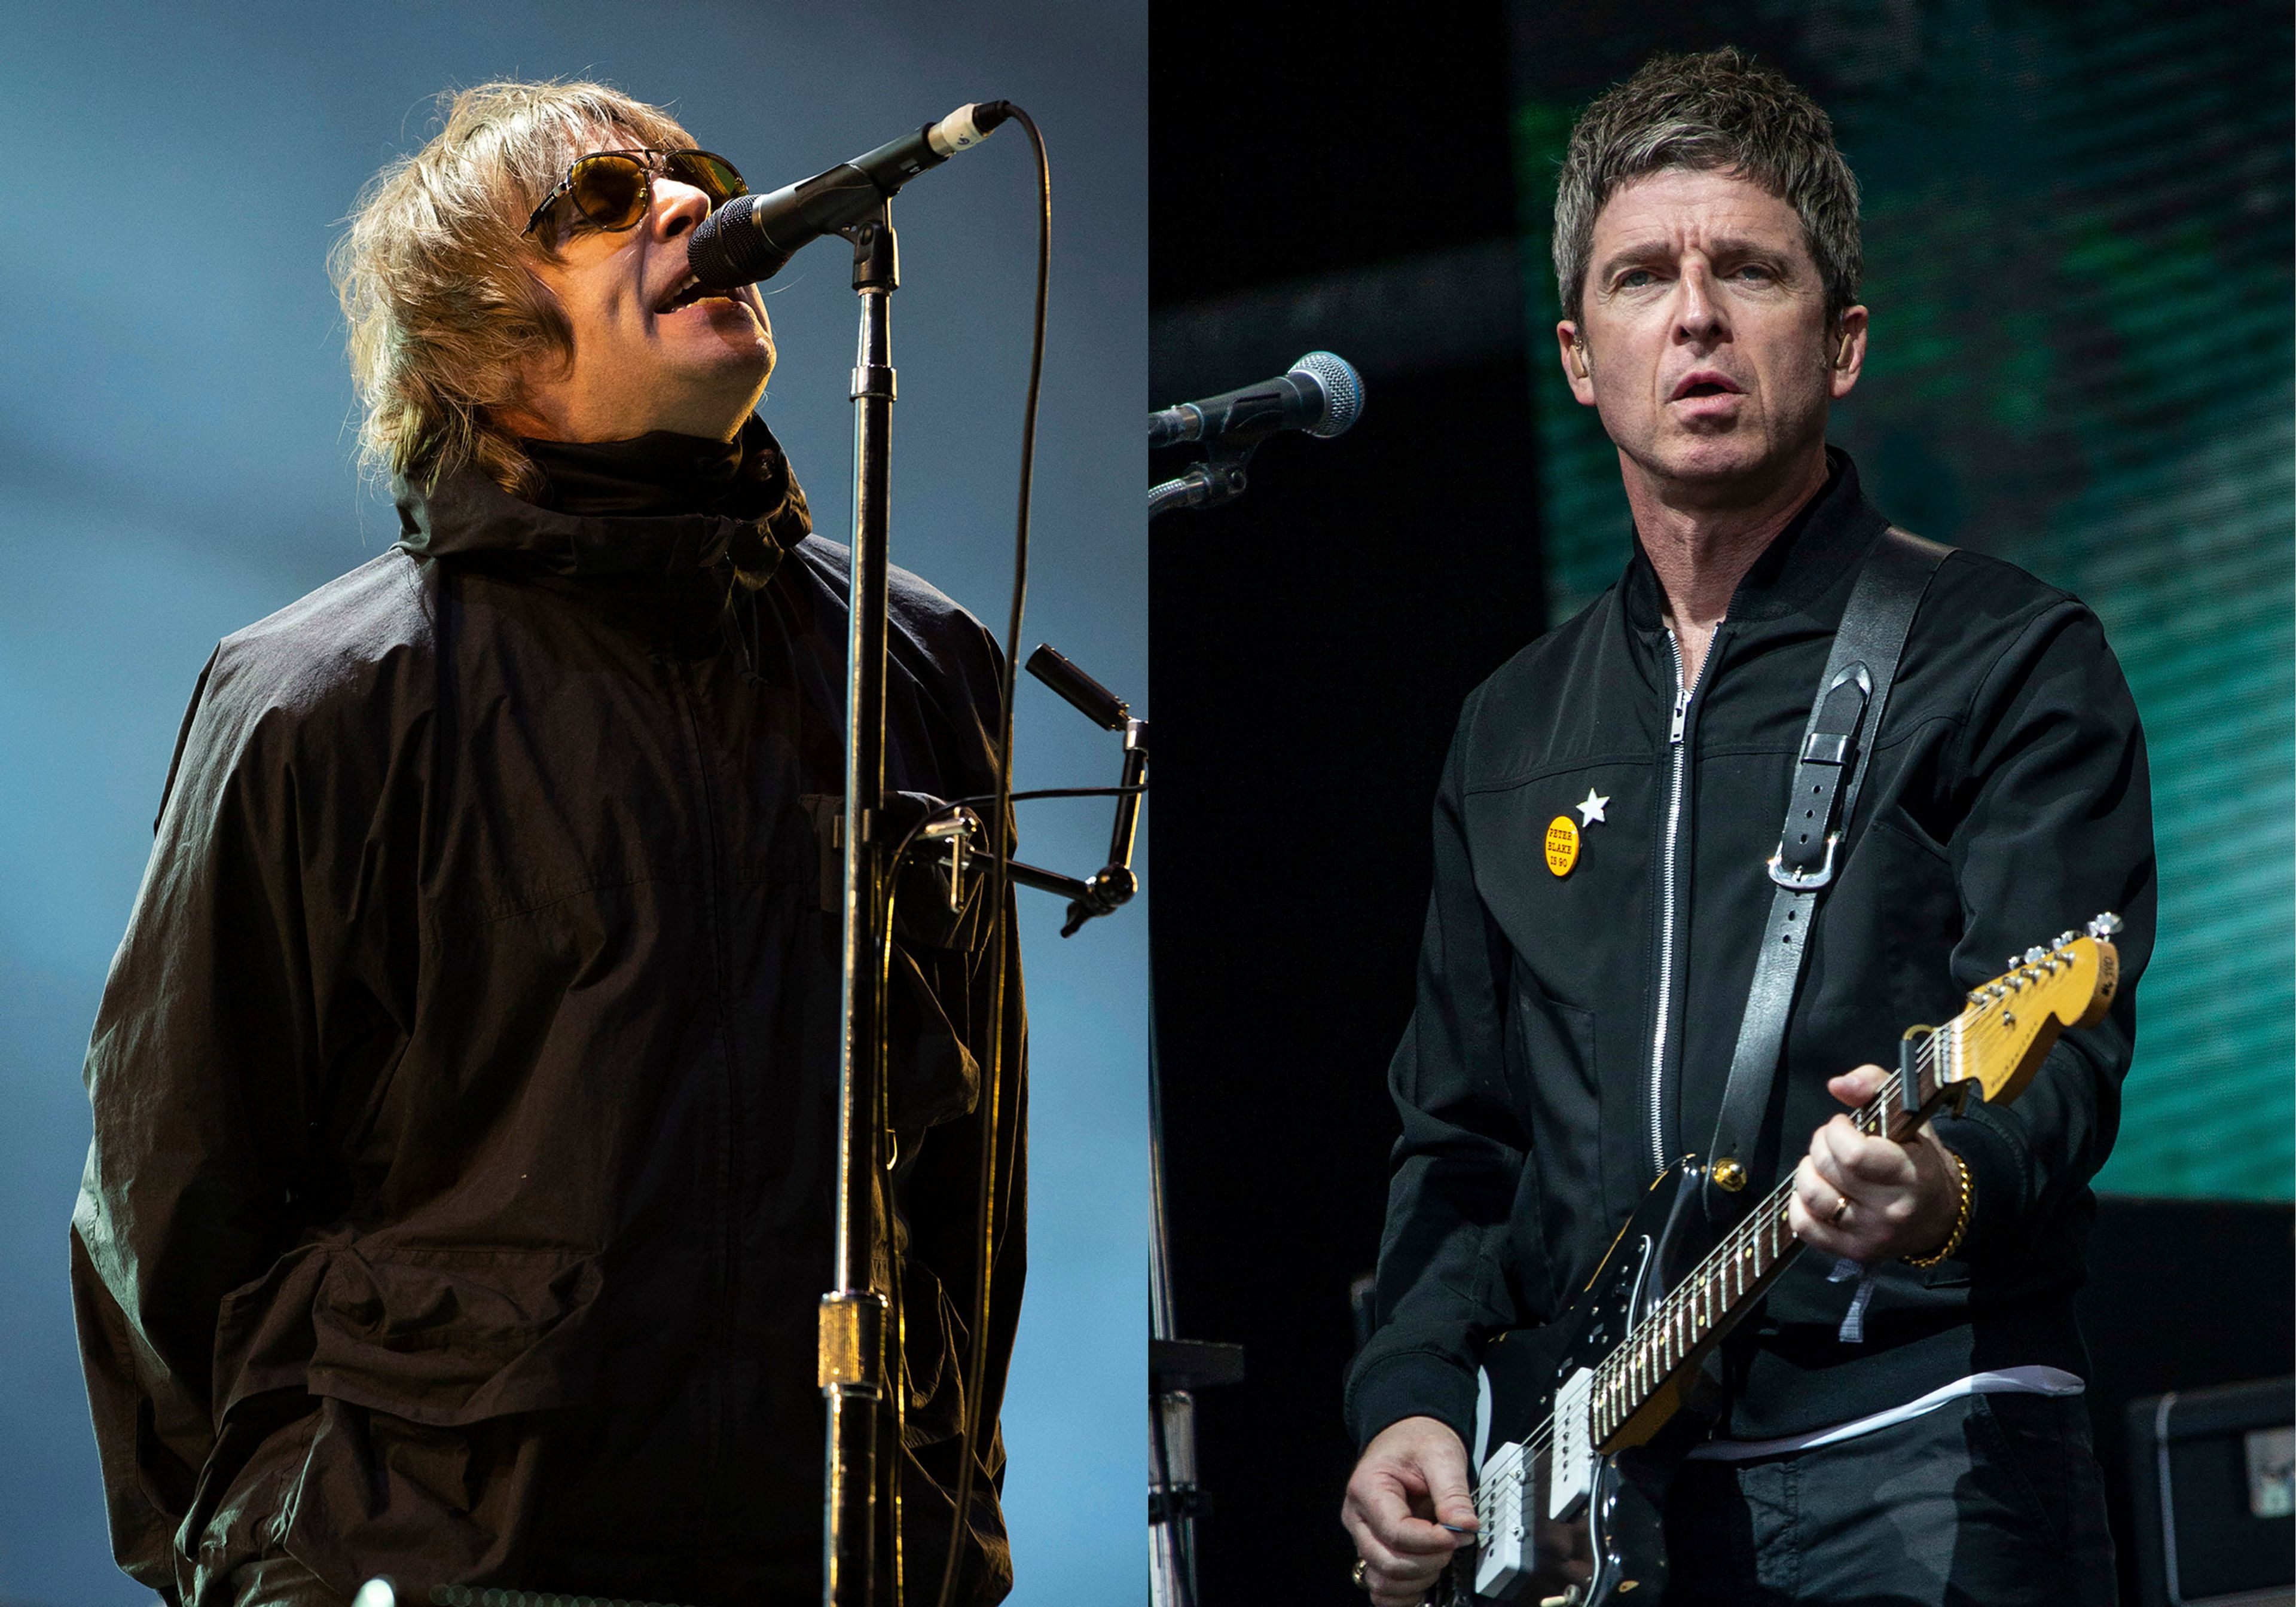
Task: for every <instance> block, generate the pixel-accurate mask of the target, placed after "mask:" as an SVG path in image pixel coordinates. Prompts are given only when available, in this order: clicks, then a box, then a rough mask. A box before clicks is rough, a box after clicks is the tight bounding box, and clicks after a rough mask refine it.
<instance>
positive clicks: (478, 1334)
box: [305, 1249, 598, 1427]
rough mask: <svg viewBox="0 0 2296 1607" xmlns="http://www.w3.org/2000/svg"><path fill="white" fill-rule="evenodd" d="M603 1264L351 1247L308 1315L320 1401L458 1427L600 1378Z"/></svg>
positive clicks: (563, 1256) (570, 1254)
mask: <svg viewBox="0 0 2296 1607" xmlns="http://www.w3.org/2000/svg"><path fill="white" fill-rule="evenodd" d="M597 1296H598V1267H597V1263H596V1261H595V1260H594V1259H592V1258H590V1257H588V1256H586V1255H583V1254H580V1253H578V1252H576V1251H570V1250H414V1249H393V1250H390V1251H389V1252H388V1253H387V1254H373V1253H362V1251H361V1250H357V1249H345V1250H341V1251H340V1252H339V1253H337V1254H336V1255H334V1256H332V1257H330V1258H329V1259H328V1265H327V1269H326V1273H325V1275H324V1277H323V1278H322V1279H321V1280H320V1283H319V1288H318V1291H317V1298H316V1300H315V1302H314V1303H313V1306H312V1310H311V1325H312V1348H311V1363H310V1369H309V1373H308V1382H307V1383H306V1385H305V1388H306V1389H307V1390H309V1391H310V1392H311V1393H312V1394H314V1395H318V1396H324V1397H327V1398H332V1399H335V1400H341V1401H348V1402H349V1403H351V1404H353V1405H355V1406H366V1407H369V1408H372V1409H373V1410H375V1411H381V1412H389V1413H390V1414H392V1415H394V1416H398V1417H403V1418H406V1420H408V1421H409V1422H411V1423H430V1424H432V1425H434V1426H439V1427H452V1426H455V1425H458V1424H463V1423H476V1422H479V1421H480V1420H482V1419H485V1418H489V1417H502V1416H506V1415H508V1414H512V1413H516V1412H535V1411H540V1410H543V1409H545V1408H546V1407H551V1406H571V1405H575V1404H578V1403H579V1402H581V1401H584V1400H586V1399H588V1398H589V1397H590V1394H591V1392H592V1390H594V1388H595V1386H596V1382H597V1347H596V1345H595V1343H594V1341H593V1336H592V1332H591V1330H592V1323H591V1320H590V1319H591V1316H592V1314H593V1312H594V1308H595V1304H596V1300H597Z"/></svg>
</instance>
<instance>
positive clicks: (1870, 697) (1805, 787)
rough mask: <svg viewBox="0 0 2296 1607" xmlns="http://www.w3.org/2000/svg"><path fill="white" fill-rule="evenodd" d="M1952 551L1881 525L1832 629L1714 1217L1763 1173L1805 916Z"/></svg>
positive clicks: (1805, 942) (1737, 1059)
mask: <svg viewBox="0 0 2296 1607" xmlns="http://www.w3.org/2000/svg"><path fill="white" fill-rule="evenodd" d="M1952 551H1953V549H1952V548H1951V547H1948V546H1941V545H1939V544H1938V543H1936V542H1934V541H1925V540H1923V538H1922V537H1919V536H1914V535H1909V534H1907V532H1906V531H1904V530H1900V529H1896V528H1895V527H1892V528H1891V529H1889V530H1887V531H1885V532H1883V534H1882V539H1881V540H1880V541H1878V542H1876V543H1875V544H1874V549H1873V551H1872V552H1871V553H1868V554H1867V555H1866V564H1865V567H1864V569H1863V570H1861V571H1860V572H1859V574H1858V577H1857V586H1856V587H1855V588H1854V589H1853V590H1852V591H1851V592H1850V594H1849V607H1848V608H1847V609H1845V610H1844V611H1843V612H1842V616H1841V627H1840V628H1839V629H1838V630H1836V631H1835V633H1834V636H1833V652H1832V653H1831V654H1830V655H1828V657H1827V659H1826V662H1825V675H1824V676H1822V677H1821V678H1820V679H1819V681H1818V690H1817V699H1816V701H1815V702H1814V703H1812V704H1811V706H1810V710H1809V724H1808V726H1807V728H1806V729H1805V730H1804V731H1803V734H1802V742H1801V758H1800V762H1799V763H1797V764H1796V765H1795V767H1794V775H1793V790H1792V792H1791V793H1790V794H1789V801H1788V803H1787V805H1786V820H1785V825H1784V828H1783V829H1782V830H1781V831H1780V832H1779V833H1778V848H1777V852H1776V853H1775V854H1773V855H1772V856H1771V857H1770V880H1771V881H1773V882H1775V883H1776V890H1775V892H1774V893H1773V894H1772V895H1771V898H1770V919H1769V923H1768V925H1767V927H1766V928H1765V929H1764V931H1763V933H1762V947H1761V953H1760V954H1759V955H1758V956H1757V957H1756V959H1755V961H1754V981H1753V986H1752V987H1751V988H1749V989H1748V991H1747V994H1746V1013H1745V1015H1744V1017H1743V1019H1742V1020H1741V1021H1739V1023H1738V1046H1737V1048H1736V1050H1735V1051H1734V1053H1733V1054H1732V1055H1731V1057H1730V1080H1729V1082H1728V1084H1727V1085H1726V1086H1725V1087H1724V1089H1723V1091H1722V1113H1721V1115H1720V1117H1719V1118H1718V1119H1717V1120H1716V1122H1715V1124H1714V1142H1713V1144H1712V1145H1711V1146H1710V1148H1709V1149H1708V1151H1707V1154H1708V1155H1709V1156H1710V1158H1711V1164H1710V1165H1709V1167H1708V1168H1707V1172H1706V1202H1707V1208H1708V1209H1709V1211H1710V1213H1711V1214H1712V1216H1713V1218H1715V1219H1716V1220H1718V1221H1726V1220H1728V1219H1729V1218H1732V1217H1734V1216H1735V1215H1736V1214H1737V1205H1736V1201H1734V1199H1733V1198H1732V1196H1734V1195H1742V1194H1743V1190H1744V1189H1745V1186H1746V1185H1747V1183H1748V1182H1749V1181H1751V1178H1752V1177H1753V1174H1754V1172H1755V1170H1756V1163H1757V1160H1758V1159H1759V1157H1758V1156H1757V1154H1756V1148H1757V1145H1758V1144H1759V1143H1760V1140H1761V1136H1762V1127H1763V1124H1764V1119H1765V1117H1766V1116H1767V1112H1768V1110H1769V1105H1770V1095H1771V1091H1772V1088H1773V1087H1774V1086H1775V1083H1776V1080H1777V1070H1778V1063H1779V1061H1780V1058H1781V1055H1782V1052H1783V1050H1784V1047H1785V1037H1786V1023H1787V1021H1789V1020H1790V1019H1791V1018H1792V1014H1793V1002H1794V993H1795V990H1796V989H1797V988H1799V987H1800V984H1801V973H1802V968H1803V965H1804V963H1805V961H1806V959H1807V957H1808V948H1809V929H1810V922H1812V921H1814V920H1815V919H1816V916H1817V906H1818V900H1819V899H1820V898H1822V897H1823V896H1824V895H1825V890H1826V888H1827V887H1828V886H1830V885H1831V884H1832V883H1833V877H1834V873H1835V870H1836V868H1837V866H1838V865H1840V863H1841V859H1842V858H1843V857H1845V856H1844V855H1843V854H1842V853H1841V842H1842V839H1843V838H1844V837H1845V836H1846V835H1847V834H1848V832H1849V823H1850V820H1851V819H1852V818H1853V816H1855V814H1856V811H1857V793H1858V790H1859V788H1861V787H1862V786H1863V785H1864V784H1865V781H1866V761H1867V760H1868V759H1869V758H1872V757H1873V753H1874V747H1875V746H1876V745H1877V739H1878V738H1879V736H1880V734H1881V730H1882V710H1883V709H1884V708H1886V707H1887V705H1888V703H1889V701H1890V682H1892V681H1893V680H1895V679H1896V678H1897V674H1898V656H1899V655H1900V654H1901V653H1902V652H1904V651H1905V646H1906V634H1907V631H1908V630H1910V629H1911V628H1912V627H1913V623H1914V611H1915V610H1916V609H1918V608H1919V607H1920V606H1921V602H1922V594H1923V593H1924V592H1926V591H1927V590H1928V589H1929V584H1930V577H1931V575H1933V574H1935V573H1936V572H1937V567H1938V565H1939V564H1940V563H1942V562H1945V559H1946V556H1947V554H1948V553H1951V552H1952Z"/></svg>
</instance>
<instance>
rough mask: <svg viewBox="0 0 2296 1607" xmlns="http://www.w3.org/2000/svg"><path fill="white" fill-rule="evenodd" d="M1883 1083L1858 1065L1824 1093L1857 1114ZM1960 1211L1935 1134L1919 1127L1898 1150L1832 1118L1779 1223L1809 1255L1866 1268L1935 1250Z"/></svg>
mask: <svg viewBox="0 0 2296 1607" xmlns="http://www.w3.org/2000/svg"><path fill="white" fill-rule="evenodd" d="M1889 1076H1890V1074H1889V1073H1888V1072H1886V1071H1884V1070H1882V1068H1881V1067H1879V1066H1860V1067H1858V1068H1857V1070H1855V1071H1850V1072H1847V1073H1845V1074H1844V1075H1842V1076H1841V1077H1837V1078H1833V1080H1832V1081H1830V1082H1828V1083H1827V1084H1826V1085H1825V1086H1826V1091H1827V1092H1828V1093H1830V1094H1832V1095H1833V1097H1834V1098H1836V1099H1838V1100H1840V1101H1841V1103H1843V1104H1845V1105H1848V1106H1849V1107H1850V1108H1851V1109H1852V1110H1857V1109H1859V1108H1862V1107H1863V1106H1865V1105H1866V1104H1869V1103H1872V1102H1873V1100H1874V1096H1875V1095H1878V1094H1880V1093H1881V1091H1882V1084H1883V1083H1884V1082H1886V1081H1888V1080H1889ZM1845 1202H1846V1203H1845ZM1960 1204H1961V1192H1960V1178H1959V1174H1958V1173H1957V1171H1956V1168H1955V1166H1954V1162H1953V1158H1952V1156H1951V1155H1950V1154H1948V1152H1947V1151H1946V1148H1945V1146H1944V1145H1943V1144H1939V1142H1938V1138H1937V1134H1936V1131H1935V1129H1933V1128H1931V1127H1927V1126H1924V1127H1923V1128H1922V1129H1921V1131H1920V1132H1919V1133H1917V1134H1915V1136H1913V1137H1912V1138H1909V1139H1907V1141H1906V1142H1904V1143H1903V1144H1900V1143H1898V1141H1897V1140H1895V1139H1890V1138H1880V1137H1874V1136H1868V1135H1867V1134H1865V1133H1861V1132H1859V1131H1858V1130H1857V1124H1856V1123H1855V1122H1853V1121H1851V1120H1850V1119H1849V1117H1847V1116H1837V1117H1835V1118H1834V1119H1833V1120H1831V1121H1829V1122H1827V1123H1826V1124H1825V1126H1824V1127H1820V1128H1818V1129H1817V1131H1816V1132H1815V1133H1813V1134H1811V1135H1810V1140H1809V1153H1808V1154H1807V1155H1805V1156H1803V1157H1802V1159H1801V1164H1800V1166H1798V1167H1796V1168H1794V1187H1793V1198H1792V1201H1791V1203H1789V1205H1788V1206H1787V1208H1786V1220H1787V1223H1788V1225H1789V1226H1792V1229H1793V1234H1794V1237H1796V1238H1798V1239H1800V1241H1801V1242H1803V1243H1805V1244H1808V1246H1809V1247H1810V1248H1811V1249H1813V1250H1823V1251H1825V1253H1826V1254H1828V1255H1833V1256H1847V1257H1848V1258H1849V1259H1851V1260H1853V1261H1857V1262H1861V1263H1863V1264H1864V1265H1866V1266H1868V1267H1871V1266H1874V1265H1875V1264H1876V1263H1878V1262H1882V1261H1886V1260H1889V1259H1891V1258H1892V1257H1902V1256H1922V1255H1927V1254H1929V1253H1930V1252H1931V1251H1932V1250H1937V1249H1938V1248H1939V1246H1941V1245H1942V1244H1944V1243H1945V1242H1946V1240H1947V1238H1948V1237H1949V1236H1950V1235H1951V1234H1952V1233H1953V1225H1954V1220H1955V1218H1956V1216H1957V1215H1958V1214H1959V1210H1960Z"/></svg>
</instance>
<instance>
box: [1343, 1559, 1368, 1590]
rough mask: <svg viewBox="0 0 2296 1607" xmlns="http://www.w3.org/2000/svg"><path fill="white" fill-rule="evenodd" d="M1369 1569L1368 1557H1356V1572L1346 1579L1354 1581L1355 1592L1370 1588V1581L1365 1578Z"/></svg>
mask: <svg viewBox="0 0 2296 1607" xmlns="http://www.w3.org/2000/svg"><path fill="white" fill-rule="evenodd" d="M1370 1568H1371V1559H1370V1558H1369V1557H1357V1559H1356V1570H1355V1572H1354V1573H1352V1574H1350V1575H1349V1576H1348V1577H1349V1578H1351V1579H1353V1580H1354V1581H1355V1587H1356V1588H1357V1590H1369V1589H1370V1588H1371V1580H1370V1579H1368V1578H1365V1574H1366V1573H1367V1572H1368V1571H1369V1570H1370Z"/></svg>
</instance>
